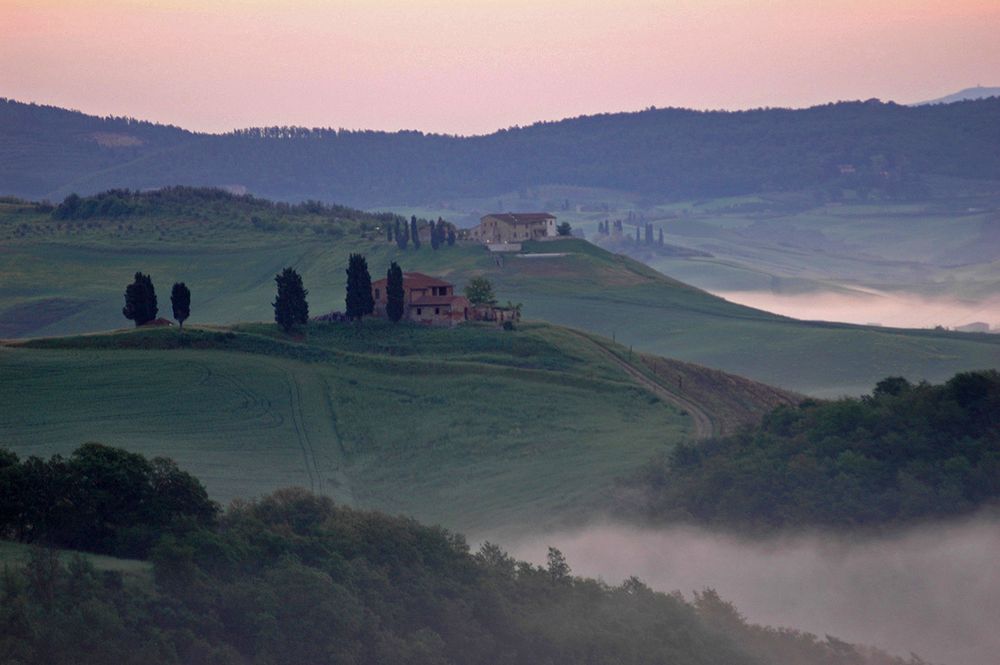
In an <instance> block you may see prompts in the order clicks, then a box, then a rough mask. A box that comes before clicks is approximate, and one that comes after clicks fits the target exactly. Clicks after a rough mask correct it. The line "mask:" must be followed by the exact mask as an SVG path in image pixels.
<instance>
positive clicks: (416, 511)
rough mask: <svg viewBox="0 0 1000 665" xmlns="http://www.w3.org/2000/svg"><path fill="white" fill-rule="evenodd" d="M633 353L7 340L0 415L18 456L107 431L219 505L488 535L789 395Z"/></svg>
mask: <svg viewBox="0 0 1000 665" xmlns="http://www.w3.org/2000/svg"><path fill="white" fill-rule="evenodd" d="M627 354H628V352H627V350H626V349H623V348H622V347H619V346H615V345H613V344H611V343H610V341H608V340H600V339H592V338H590V337H588V336H586V335H582V334H580V333H577V332H575V331H572V330H568V329H565V328H558V327H553V326H550V325H545V324H525V325H522V326H521V328H520V329H518V330H517V331H513V332H511V331H503V330H500V329H497V328H494V327H492V326H488V325H476V326H467V327H461V328H458V329H448V330H443V329H431V328H424V327H419V326H409V325H402V326H393V325H391V324H387V323H385V322H381V321H369V322H368V323H366V324H365V325H364V326H362V327H360V328H359V327H356V326H352V325H345V324H336V323H314V324H312V325H311V326H310V328H309V331H308V333H307V335H306V336H305V338H304V339H296V338H294V337H293V338H289V337H288V336H286V335H284V334H283V333H280V332H279V331H278V330H277V329H276V327H275V326H274V325H272V324H244V325H239V326H235V327H232V328H226V329H222V328H217V329H194V330H185V331H184V332H183V333H179V331H176V330H170V329H140V330H132V331H126V332H120V333H114V334H102V335H85V336H80V337H69V338H46V339H36V340H29V341H26V342H20V343H13V344H9V345H7V346H5V347H0V376H2V377H3V379H2V381H0V401H2V402H3V403H4V404H5V408H4V410H3V414H2V415H0V428H2V430H3V432H4V445H5V446H7V447H9V448H10V449H12V450H14V451H15V452H17V453H18V454H21V455H28V454H35V455H40V456H48V455H50V454H53V453H57V452H62V453H67V452H69V451H70V450H72V449H74V448H75V447H76V446H78V445H79V444H80V443H82V442H85V441H90V440H100V441H101V442H104V443H107V444H110V445H118V446H121V447H126V448H128V449H130V450H134V451H137V452H141V453H143V454H146V455H149V456H154V455H165V456H169V457H172V458H175V459H176V460H178V462H179V463H180V464H182V465H183V466H185V467H186V468H188V469H191V470H192V471H193V472H194V473H196V474H197V475H198V476H200V477H201V478H202V479H203V480H204V482H205V483H206V485H207V487H208V488H209V490H210V492H211V493H212V495H213V497H214V498H216V499H218V500H221V501H228V500H229V499H232V498H235V497H247V496H260V495H262V494H265V493H267V492H270V491H273V490H274V489H277V488H280V487H287V486H293V485H297V486H304V487H307V488H309V489H312V490H314V491H316V492H321V493H325V494H329V495H330V496H333V497H334V498H336V499H337V500H338V501H340V502H342V503H345V504H348V505H356V506H363V507H369V508H378V509H381V510H384V511H388V512H391V513H397V512H405V513H407V514H410V515H414V516H417V517H418V518H421V519H423V520H427V521H431V522H436V523H443V524H445V525H447V526H449V527H452V528H462V529H466V530H473V529H474V530H476V531H478V532H481V531H482V530H484V529H494V530H502V529H503V528H505V527H513V526H516V525H517V524H524V523H525V522H526V521H527V520H529V519H531V520H532V521H533V522H535V523H537V522H538V521H539V520H542V521H543V522H544V521H552V522H565V521H566V520H573V519H582V518H583V517H584V516H586V515H588V514H589V513H592V512H593V511H595V510H598V509H599V506H600V505H601V501H602V499H603V496H604V493H605V491H606V490H608V489H610V487H611V486H612V484H613V482H614V480H615V479H616V478H617V477H620V476H622V475H624V474H627V473H630V472H632V471H634V470H635V469H636V468H637V467H638V466H639V465H641V464H642V463H644V462H645V461H646V460H647V459H649V458H650V457H651V456H653V455H655V454H658V453H659V452H662V451H664V450H667V449H669V447H670V446H672V445H674V444H675V443H676V442H678V441H680V440H682V439H684V438H687V437H690V436H691V435H692V434H693V433H695V432H696V430H695V423H694V421H693V418H692V414H696V415H697V417H698V418H700V419H706V418H707V420H706V422H707V423H708V427H709V428H710V429H711V430H719V431H721V430H725V429H729V428H731V427H732V426H734V425H735V424H737V423H739V422H744V421H747V420H754V419H756V418H759V417H760V415H761V414H762V413H764V412H765V411H766V410H769V409H770V408H772V407H774V406H776V405H778V404H782V403H789V402H791V401H794V400H795V399H796V398H795V396H793V395H790V394H789V393H786V392H783V391H780V390H775V389H771V388H769V387H766V386H760V385H757V384H753V383H752V382H749V381H745V380H741V379H738V378H736V377H728V378H727V377H726V376H724V375H722V374H721V373H712V372H708V371H707V370H705V371H704V373H703V374H702V373H701V372H700V370H699V368H696V367H689V368H688V372H690V373H691V375H692V376H693V377H694V376H703V379H704V381H705V385H702V386H700V387H699V386H696V385H695V384H696V383H697V381H696V380H695V379H693V378H692V379H689V384H690V386H691V387H690V388H689V389H688V390H686V391H685V390H678V389H677V388H675V387H673V386H672V385H671V384H670V382H669V381H667V380H662V385H661V378H662V377H657V376H656V375H655V374H653V373H650V376H651V377H652V378H648V379H643V380H641V381H638V382H637V381H636V379H635V376H634V372H641V369H635V367H641V366H639V365H638V361H639V359H638V357H636V358H635V361H636V365H632V364H630V363H628V360H627V359H628V355H627ZM713 386H714V387H713ZM709 394H711V395H714V397H712V398H711V399H708V398H706V395H709ZM720 396H723V397H725V398H728V399H729V400H730V404H729V407H728V408H716V402H713V401H711V400H713V399H714V400H718V399H719V398H720ZM679 400H683V402H680V403H681V404H682V405H683V406H687V407H688V409H690V411H688V410H684V409H682V408H679V407H678V406H677V405H676V403H677V402H678V401H679ZM702 404H704V406H705V407H706V408H707V409H710V411H711V413H710V415H706V413H705V411H703V410H702V408H701V405H702ZM700 433H701V434H709V433H711V431H705V432H700Z"/></svg>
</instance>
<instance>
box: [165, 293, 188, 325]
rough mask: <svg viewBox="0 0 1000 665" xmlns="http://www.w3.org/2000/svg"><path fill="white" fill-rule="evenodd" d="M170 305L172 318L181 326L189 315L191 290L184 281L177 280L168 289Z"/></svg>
mask: <svg viewBox="0 0 1000 665" xmlns="http://www.w3.org/2000/svg"><path fill="white" fill-rule="evenodd" d="M170 305H171V306H172V307H173V309H174V318H175V319H177V323H179V324H180V326H181V328H183V327H184V322H185V321H187V318H188V317H189V316H191V290H190V289H189V288H188V287H187V285H186V284H184V282H177V283H176V284H174V288H172V289H171V290H170Z"/></svg>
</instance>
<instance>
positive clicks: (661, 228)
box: [660, 226, 663, 247]
mask: <svg viewBox="0 0 1000 665" xmlns="http://www.w3.org/2000/svg"><path fill="white" fill-rule="evenodd" d="M660 247H663V227H662V226H661V227H660Z"/></svg>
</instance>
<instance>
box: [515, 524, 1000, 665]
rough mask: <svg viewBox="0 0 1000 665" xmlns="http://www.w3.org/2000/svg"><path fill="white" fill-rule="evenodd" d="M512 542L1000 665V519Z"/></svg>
mask: <svg viewBox="0 0 1000 665" xmlns="http://www.w3.org/2000/svg"><path fill="white" fill-rule="evenodd" d="M501 542H504V541H501ZM506 542H507V543H508V544H512V545H513V547H512V548H511V554H513V555H514V556H516V557H517V558H519V559H525V560H529V561H533V562H536V563H543V562H544V561H545V556H546V552H547V547H548V546H553V547H557V548H559V549H560V550H561V551H562V552H563V553H564V554H565V555H566V558H567V560H568V562H569V564H570V566H571V567H572V569H573V572H574V574H576V575H585V576H593V577H599V578H601V579H603V580H604V581H606V582H607V583H609V584H618V583H620V582H621V581H622V580H623V579H625V578H627V577H628V576H630V575H636V576H638V577H640V578H641V579H642V580H643V581H644V582H645V583H646V584H648V585H650V586H651V587H653V588H654V589H656V590H659V591H667V592H669V591H674V590H678V591H681V592H682V593H684V594H685V596H687V597H688V598H690V597H691V593H692V592H693V591H700V590H702V589H704V588H707V587H711V588H714V589H716V590H717V591H718V592H719V594H720V595H721V596H722V597H723V598H724V599H726V600H728V601H730V602H732V603H734V604H735V605H736V607H737V608H738V609H739V610H740V611H741V612H742V613H743V614H744V615H745V616H746V617H747V619H748V620H749V621H750V622H752V623H758V624H767V625H771V626H784V627H790V628H796V629H800V630H805V631H808V632H812V633H815V634H817V635H819V636H820V637H822V636H824V635H826V634H829V635H833V636H836V637H838V638H840V639H843V640H847V641H849V642H854V643H859V644H867V645H871V646H876V647H879V648H882V649H885V650H887V651H889V652H891V653H894V654H895V655H899V656H908V655H909V654H910V653H915V654H917V655H918V656H920V657H921V658H923V659H925V660H928V661H931V662H934V663H943V664H947V665H995V664H996V663H997V654H1000V630H998V629H1000V557H998V552H1000V516H998V515H991V516H988V517H980V518H976V519H968V520H963V521H958V522H953V523H947V524H935V525H930V526H924V527H921V528H914V529H911V530H907V531H902V532H899V533H897V534H895V535H893V536H857V535H854V536H849V535H824V534H822V533H812V534H808V535H801V534H800V535H788V536H779V537H772V538H768V539H765V540H747V539H742V538H738V537H735V536H731V535H723V534H720V533H713V532H709V531H705V530H701V529H695V528H688V527H676V528H663V529H645V528H635V527H629V526H624V525H620V524H612V523H608V524H602V525H593V526H589V527H586V528H580V529H576V530H568V531H564V532H556V533H547V534H545V535H539V536H532V537H526V538H523V539H521V540H520V541H516V542H515V541H510V540H507V541H506Z"/></svg>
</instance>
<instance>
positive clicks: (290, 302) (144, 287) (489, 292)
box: [122, 253, 521, 332]
mask: <svg viewBox="0 0 1000 665" xmlns="http://www.w3.org/2000/svg"><path fill="white" fill-rule="evenodd" d="M274 282H275V286H276V290H277V292H276V294H275V298H274V302H272V303H271V305H272V307H273V308H274V321H275V323H277V324H278V325H279V326H281V328H282V329H283V330H284V331H285V332H291V331H292V330H294V329H295V328H297V327H299V326H304V325H307V324H308V323H309V302H308V300H307V298H308V295H309V290H308V289H306V288H305V285H304V284H303V282H302V275H300V274H299V273H298V271H296V270H295V269H294V268H293V267H291V266H289V267H286V268H284V269H283V270H282V271H281V272H280V273H278V274H277V275H275V276H274ZM386 282H387V283H386V309H385V314H386V317H387V318H388V319H389V320H390V321H392V322H393V323H398V322H399V321H400V320H401V319H402V318H403V314H404V313H405V308H406V302H405V299H406V294H405V291H404V288H403V270H402V268H400V267H399V264H398V263H396V262H395V261H393V262H391V263H390V264H389V269H388V271H387V272H386ZM345 290H346V294H345V298H344V304H345V317H346V318H347V319H348V320H349V321H358V322H360V321H361V320H363V319H364V317H366V316H369V315H371V314H373V313H374V311H375V299H374V297H373V295H372V278H371V273H370V272H369V270H368V260H367V259H366V258H365V257H364V255H363V254H357V253H352V254H351V255H350V257H349V258H348V262H347V284H346V289H345ZM465 295H466V297H467V298H468V299H469V302H471V303H472V304H473V305H477V306H491V305H495V304H496V302H497V301H496V296H495V295H494V293H493V286H492V284H491V283H490V282H489V280H488V279H486V278H485V277H474V278H472V279H471V280H469V284H468V285H467V286H466V289H465ZM170 303H171V306H172V309H173V314H174V319H176V320H177V322H178V323H179V324H180V327H181V328H182V329H183V327H184V321H186V320H187V319H188V318H189V317H190V316H191V290H190V289H189V288H188V287H187V285H186V284H184V282H177V283H175V284H174V285H173V288H172V289H171V293H170ZM510 307H511V308H512V309H516V310H518V312H519V311H520V307H521V306H520V305H513V304H512V305H510ZM158 311H159V309H158V307H157V300H156V288H155V287H154V286H153V280H152V278H151V277H150V276H149V275H147V274H144V273H142V272H137V273H135V277H134V279H133V281H132V283H131V284H129V285H128V286H126V287H125V306H124V307H123V308H122V315H123V316H124V317H125V318H126V319H129V320H130V321H133V322H135V325H136V327H138V326H142V325H145V324H147V323H149V322H151V321H154V320H155V319H156V315H157V313H158Z"/></svg>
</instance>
